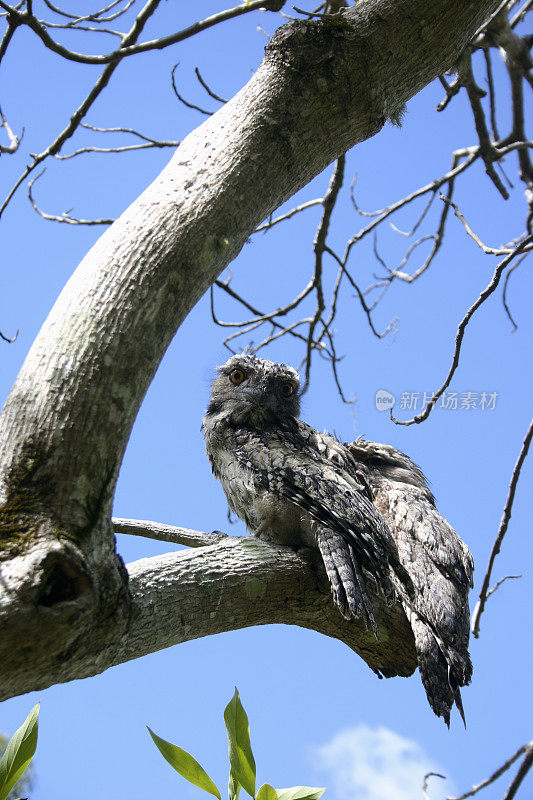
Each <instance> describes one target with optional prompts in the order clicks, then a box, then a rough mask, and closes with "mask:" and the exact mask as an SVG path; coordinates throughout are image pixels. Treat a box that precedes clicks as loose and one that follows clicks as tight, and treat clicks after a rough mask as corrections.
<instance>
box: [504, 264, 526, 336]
mask: <svg viewBox="0 0 533 800" xmlns="http://www.w3.org/2000/svg"><path fill="white" fill-rule="evenodd" d="M526 257H527V254H524V255H523V256H522V258H520V259H518V261H517V263H516V264H513V266H512V267H511V268H510V269H509V270H508V272H507V275H506V276H505V280H504V282H503V292H502V303H503V307H504V309H505V313H506V314H507V316H508V317H509V321H510V323H511V325H512V326H513V329H512V331H511V333H514V332H515V331H516V330H517V328H518V325H517V324H516V322H515V320H514V317H513V315H512V314H511V309H510V308H509V304H508V303H507V287H508V285H509V278H510V277H511V275H512V274H513V272H514V271H515V269H516V268H517V267H519V266H520V264H521V263H522V261H523V260H524V259H525V258H526Z"/></svg>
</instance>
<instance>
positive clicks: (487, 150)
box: [459, 53, 509, 200]
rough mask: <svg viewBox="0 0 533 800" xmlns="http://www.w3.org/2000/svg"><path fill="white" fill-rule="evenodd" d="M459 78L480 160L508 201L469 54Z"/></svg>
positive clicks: (481, 91)
mask: <svg viewBox="0 0 533 800" xmlns="http://www.w3.org/2000/svg"><path fill="white" fill-rule="evenodd" d="M459 76H460V79H461V83H462V84H463V86H464V87H465V89H466V91H467V94H468V99H469V101H470V106H471V108H472V114H473V115H474V125H475V126H476V131H477V135H478V139H479V147H480V151H481V158H482V159H483V163H484V164H485V171H486V173H487V175H488V176H489V178H490V179H491V180H492V182H493V184H494V185H495V187H496V188H497V189H498V191H499V192H500V194H501V196H502V197H503V198H504V199H505V200H508V199H509V192H508V191H507V189H506V188H505V186H504V185H503V183H502V181H501V179H500V177H499V175H498V174H497V172H496V170H495V169H494V161H495V160H496V157H497V156H496V151H495V148H494V145H493V144H492V142H491V139H490V135H489V131H488V129H487V123H486V121H485V112H484V111H483V106H482V105H481V97H483V96H484V95H485V94H486V92H485V91H484V90H483V89H480V87H479V86H478V85H477V83H476V81H475V79H474V73H473V71H472V61H471V57H470V54H469V53H465V54H464V55H463V58H462V59H461V63H460V66H459Z"/></svg>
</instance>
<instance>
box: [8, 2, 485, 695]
mask: <svg viewBox="0 0 533 800" xmlns="http://www.w3.org/2000/svg"><path fill="white" fill-rule="evenodd" d="M497 5H498V3H497V2H496V0H468V1H465V2H461V3H457V2H454V0H439V1H438V2H434V3H427V0H409V1H408V0H362V1H361V2H359V3H358V4H357V5H356V6H355V7H353V8H351V9H350V10H348V11H346V12H344V13H343V14H342V15H339V16H338V17H335V18H334V19H329V20H324V21H319V22H316V21H314V22H294V23H291V24H289V25H286V26H284V27H283V28H281V29H280V30H279V31H278V32H277V34H276V35H275V36H274V37H273V39H272V41H271V42H270V44H269V45H268V47H267V49H266V55H265V58H264V60H263V62H262V63H261V65H260V66H259V68H258V70H257V72H256V73H255V75H254V76H253V78H252V79H251V80H250V82H249V83H248V84H247V85H246V86H245V87H244V88H243V89H242V90H241V91H240V92H239V93H238V94H237V95H236V96H235V97H234V98H233V99H232V100H231V101H230V102H229V103H227V104H226V105H225V106H224V107H223V108H222V109H220V111H218V112H217V114H215V115H213V117H211V118H210V119H209V120H207V122H205V123H204V124H203V125H202V126H201V127H200V128H198V129H197V130H196V131H194V132H193V133H192V134H190V136H188V137H187V138H186V139H185V141H184V142H183V143H182V145H181V146H180V147H179V149H178V150H177V152H176V154H175V155H174V157H173V158H172V160H171V161H170V163H169V165H168V166H167V167H166V168H165V169H164V170H163V171H162V173H161V174H160V175H159V177H158V178H157V179H156V180H155V181H154V182H153V184H152V185H151V186H150V187H148V189H147V190H146V191H145V192H144V193H143V194H142V195H141V196H140V197H139V198H138V199H137V200H136V201H135V202H134V203H133V204H132V205H131V206H130V208H128V209H127V210H126V211H125V212H124V214H123V215H122V216H121V217H120V218H119V219H118V220H117V222H116V223H115V224H114V225H113V226H112V227H111V228H109V229H108V230H107V231H106V233H105V234H104V235H103V236H102V237H101V239H100V240H99V241H98V242H97V243H96V244H95V246H94V247H93V248H92V249H91V250H90V252H89V253H88V254H87V256H86V257H85V259H84V260H83V261H82V263H81V264H80V266H79V268H78V269H77V270H76V272H75V273H74V275H73V276H72V278H71V279H70V281H69V282H68V284H67V285H66V287H65V289H64V290H63V292H62V293H61V295H60V297H59V299H58V301H57V303H56V304H55V306H54V308H53V310H52V312H51V313H50V315H49V317H48V319H47V320H46V322H45V324H44V326H43V328H42V330H41V332H40V334H39V336H38V337H37V339H36V341H35V343H34V345H33V347H32V349H31V351H30V353H29V355H28V358H27V360H26V362H25V364H24V366H23V368H22V370H21V372H20V374H19V377H18V378H17V381H16V383H15V385H14V387H13V389H12V392H11V394H10V396H9V398H8V400H7V402H6V405H5V408H4V410H3V412H2V415H1V416H0V504H2V505H1V506H0V534H1V537H2V538H1V542H2V550H1V552H0V559H1V560H2V562H3V563H2V567H1V569H2V572H1V578H2V583H1V585H0V634H1V635H0V660H1V663H2V670H3V676H4V678H6V669H7V667H6V666H5V665H6V663H7V662H6V657H9V663H11V664H15V662H16V663H19V665H22V664H23V663H25V662H27V660H28V658H31V659H32V660H35V662H36V663H39V664H41V668H42V670H43V674H44V672H46V671H47V670H48V672H49V673H50V669H53V668H55V669H59V667H58V665H59V664H62V663H63V661H64V659H65V656H66V655H68V656H69V658H74V655H75V654H76V653H77V652H81V651H83V650H84V648H85V647H86V641H87V640H88V639H92V640H93V641H94V642H97V641H100V640H102V641H103V640H105V641H107V636H108V632H109V631H114V635H115V639H116V641H118V639H119V638H120V636H121V635H122V633H123V632H124V631H129V632H130V631H131V630H132V626H131V621H132V618H133V617H132V615H133V616H134V607H133V606H132V604H131V596H130V593H129V591H128V588H127V574H126V571H125V569H124V566H123V564H122V562H121V560H120V558H119V557H118V556H116V554H115V547H114V538H113V531H112V527H111V523H110V508H111V502H112V497H113V492H114V487H115V482H116V477H117V474H118V469H119V466H120V462H121V459H122V456H123V453H124V449H125V446H126V442H127V440H128V437H129V433H130V430H131V427H132V425H133V421H134V419H135V415H136V413H137V410H138V408H139V405H140V403H141V401H142V399H143V397H144V394H145V392H146V389H147V387H148V385H149V383H150V380H151V379H152V377H153V374H154V372H155V370H156V369H157V366H158V364H159V362H160V360H161V358H162V356H163V354H164V352H165V349H166V347H167V346H168V343H169V342H170V340H171V338H172V336H173V335H174V333H175V332H176V330H177V328H178V327H179V325H180V324H181V322H182V321H183V319H184V318H185V316H186V315H187V313H188V312H189V311H190V309H191V308H192V307H193V305H194V304H195V303H196V302H197V300H198V299H199V298H200V297H201V296H202V294H203V293H204V292H205V291H206V289H207V288H208V286H209V285H210V284H211V283H212V281H213V280H214V279H215V277H216V276H217V275H218V274H219V273H220V272H221V270H222V269H224V267H225V266H226V265H227V264H228V263H229V262H230V261H231V260H232V259H233V258H235V256H236V255H237V254H238V252H239V251H240V249H241V248H242V246H243V244H244V242H245V240H246V238H247V237H248V236H249V235H250V233H251V232H252V231H253V230H254V228H255V227H256V226H257V224H258V223H260V222H261V220H263V219H264V218H265V217H266V216H268V214H270V213H271V212H272V211H273V210H274V209H275V208H276V207H277V206H279V205H280V204H281V203H282V202H284V201H285V200H286V199H287V198H289V197H290V196H291V195H292V194H293V193H294V192H296V191H297V190H298V189H300V188H301V187H302V186H304V185H305V184H306V183H307V182H308V181H309V180H310V179H311V178H312V177H313V176H315V175H316V174H318V173H319V172H320V171H321V170H322V169H323V168H324V167H325V166H326V165H327V164H328V163H330V162H331V161H332V160H333V159H334V158H335V157H337V156H339V155H340V154H341V153H343V152H345V151H346V150H347V149H348V148H349V147H351V146H352V145H354V144H356V143H357V142H360V141H362V140H364V139H366V138H368V137H369V136H372V135H374V134H375V133H376V132H377V131H379V129H380V128H381V127H382V126H383V124H384V123H385V121H386V119H387V118H388V117H390V116H391V115H392V114H394V113H395V112H396V111H397V110H398V109H399V108H401V107H402V105H403V103H404V102H405V101H406V100H408V99H409V98H410V97H411V96H412V95H414V94H415V93H416V92H417V91H419V89H421V88H422V87H423V86H425V85H426V84H427V83H428V82H429V81H430V80H432V79H433V78H434V77H435V76H436V75H438V74H440V73H441V72H443V71H444V70H445V69H446V68H448V67H449V66H451V65H452V64H453V63H454V61H455V60H456V59H457V58H458V56H459V54H460V53H461V51H462V49H463V47H464V46H465V44H466V43H467V42H468V40H469V39H470V38H471V37H472V35H473V34H474V32H475V31H476V29H477V27H478V26H479V25H480V24H481V23H482V22H483V20H484V19H485V18H486V17H487V16H488V15H489V14H490V13H491V12H492V11H494V9H495V8H496V7H497ZM176 613H177V612H176ZM73 619H76V625H72V620H73ZM190 624H192V625H194V624H195V623H194V622H191V623H190ZM196 624H199V621H198V620H197V621H196ZM124 635H130V634H129V633H128V634H124ZM22 637H24V639H22ZM112 649H113V648H112V647H111V646H110V650H112ZM88 658H89V657H88ZM17 660H18V661H17ZM89 660H90V659H89ZM109 663H114V662H113V661H112V659H110V660H109ZM99 668H101V669H103V668H104V666H103V665H101V666H100V667H99ZM15 671H16V670H15ZM82 673H83V669H82V667H81V665H80V673H79V675H81V674H82ZM13 674H14V673H13ZM17 674H19V673H17ZM83 674H90V673H88V672H84V673H83ZM79 675H71V676H70V677H79ZM52 679H53V678H52ZM65 679H66V678H65ZM38 685H39V686H41V685H43V684H42V683H40V682H39V683H38ZM12 686H13V689H12V690H13V691H25V690H26V689H28V688H36V687H37V683H36V684H35V685H32V686H25V688H24V689H16V687H15V685H14V683H13V684H12Z"/></svg>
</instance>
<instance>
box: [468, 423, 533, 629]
mask: <svg viewBox="0 0 533 800" xmlns="http://www.w3.org/2000/svg"><path fill="white" fill-rule="evenodd" d="M532 438H533V420H532V421H531V425H530V426H529V430H528V432H527V433H526V436H525V438H524V442H523V444H522V449H521V450H520V454H519V456H518V459H517V462H516V464H515V467H514V469H513V474H512V475H511V482H510V484H509V493H508V495H507V500H506V501H505V506H504V509H503V514H502V518H501V522H500V527H499V529H498V534H497V536H496V539H495V541H494V544H493V545H492V550H491V553H490V556H489V563H488V565H487V569H486V572H485V577H484V578H483V585H482V587H481V591H480V593H479V600H478V602H477V604H476V607H475V609H474V613H473V614H472V633H473V635H474V636H475V637H476V639H477V638H478V637H479V625H480V619H481V615H482V613H483V611H484V610H485V604H486V602H487V599H488V597H489V584H490V579H491V575H492V568H493V567H494V561H495V560H496V556H497V555H498V553H499V552H500V547H501V544H502V542H503V538H504V536H505V534H506V532H507V527H508V525H509V520H510V519H511V513H512V510H513V503H514V498H515V493H516V487H517V485H518V479H519V477H520V472H521V470H522V466H523V464H524V461H525V460H526V456H527V453H528V450H529V445H530V444H531V439H532Z"/></svg>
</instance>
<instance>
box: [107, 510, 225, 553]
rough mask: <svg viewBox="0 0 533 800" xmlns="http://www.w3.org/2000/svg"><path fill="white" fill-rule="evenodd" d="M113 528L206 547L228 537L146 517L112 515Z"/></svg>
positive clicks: (119, 531)
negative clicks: (165, 523) (178, 526)
mask: <svg viewBox="0 0 533 800" xmlns="http://www.w3.org/2000/svg"><path fill="white" fill-rule="evenodd" d="M113 528H114V531H115V533H127V534H130V535H131V536H145V537H147V538H148V539H157V541H158V542H173V543H174V544H183V545H186V546H187V547H207V546H208V545H209V546H210V545H212V544H217V542H222V541H224V540H225V539H227V538H228V534H227V533H222V532H221V531H213V533H203V532H202V531H192V530H190V529H189V528H177V527H175V526H174V525H163V524H162V523H161V522H152V521H151V520H146V519H120V518H118V517H113Z"/></svg>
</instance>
